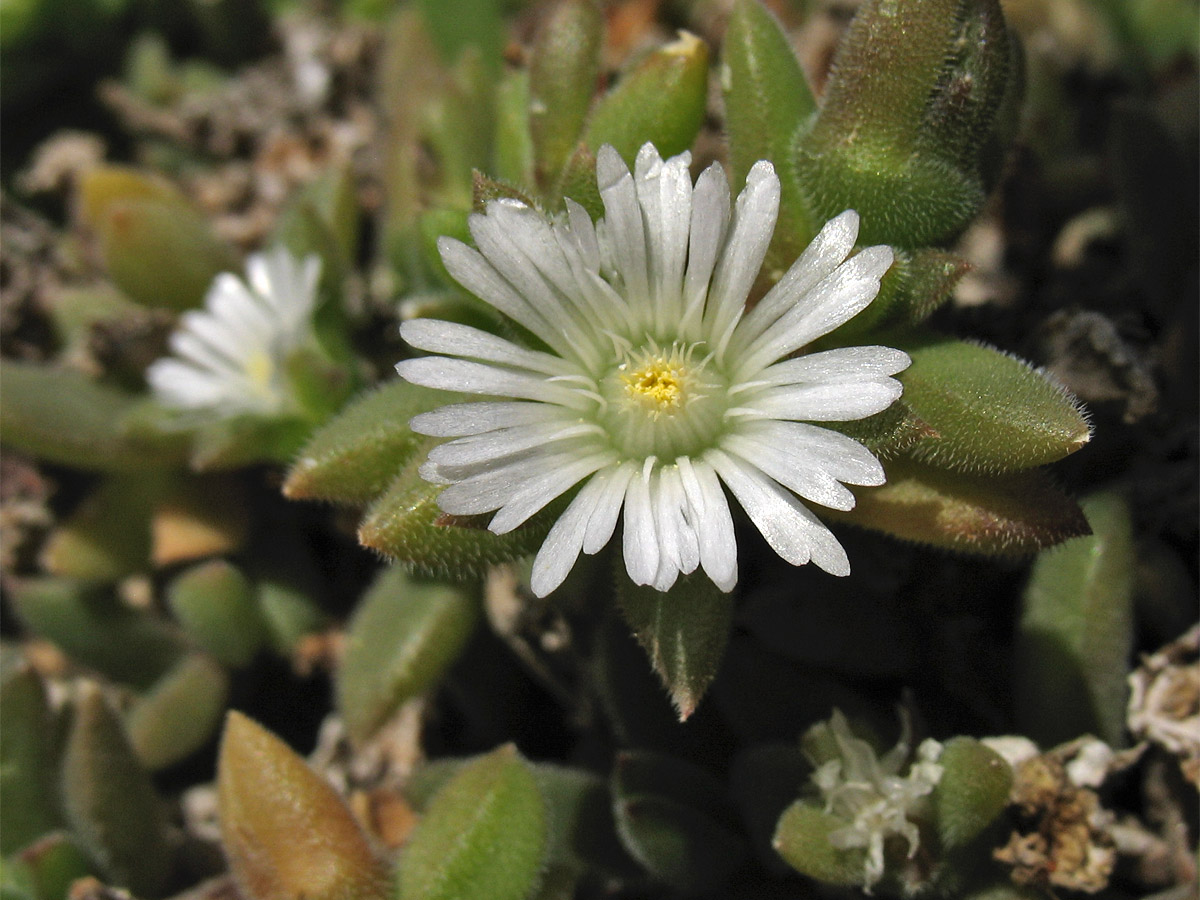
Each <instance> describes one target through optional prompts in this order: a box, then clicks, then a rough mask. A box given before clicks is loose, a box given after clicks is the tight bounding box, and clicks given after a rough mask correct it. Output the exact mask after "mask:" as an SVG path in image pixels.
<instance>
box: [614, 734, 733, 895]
mask: <svg viewBox="0 0 1200 900" xmlns="http://www.w3.org/2000/svg"><path fill="white" fill-rule="evenodd" d="M612 793H613V810H614V818H615V819H616V823H617V834H618V835H619V836H620V838H621V843H622V844H623V845H624V846H625V849H626V850H627V851H628V852H629V854H630V856H632V857H633V858H634V859H635V860H637V861H638V863H640V864H641V865H642V866H643V867H644V868H645V869H646V870H647V871H648V872H649V873H650V874H651V875H653V876H654V877H655V878H656V879H658V880H660V881H663V882H665V883H666V884H669V885H671V886H672V887H674V888H676V889H678V890H683V891H697V890H700V889H705V890H713V889H715V888H719V887H720V886H721V885H723V884H725V883H726V882H727V881H728V880H729V878H730V877H731V876H732V875H733V873H734V872H735V871H736V870H737V869H738V867H739V866H741V864H742V863H743V862H744V861H745V858H746V846H745V842H744V841H743V840H742V837H741V835H740V834H739V833H738V830H737V826H736V815H735V814H734V813H733V811H732V808H731V805H730V802H729V800H728V798H727V797H726V796H725V792H724V789H723V788H722V786H721V785H720V784H719V783H717V782H716V781H715V780H714V779H713V777H712V776H711V775H709V774H708V773H707V772H705V771H704V770H703V769H700V768H698V767H696V766H692V765H690V764H688V763H685V762H683V761H682V760H677V759H670V758H668V757H663V756H658V755H656V754H650V753H625V754H622V755H621V756H620V757H619V758H618V759H617V764H616V767H615V769H614V770H613V779H612Z"/></svg>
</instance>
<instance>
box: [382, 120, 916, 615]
mask: <svg viewBox="0 0 1200 900" xmlns="http://www.w3.org/2000/svg"><path fill="white" fill-rule="evenodd" d="M690 161H691V160H690V156H689V154H687V153H684V154H682V155H680V156H675V157H672V158H671V159H669V160H667V161H666V162H663V161H662V159H661V158H660V157H659V155H658V153H657V151H656V150H655V149H654V148H653V147H652V146H651V145H649V144H647V145H646V146H645V147H643V148H642V150H641V152H640V153H639V154H638V157H637V162H636V165H635V169H634V172H633V173H630V171H629V168H628V167H627V166H626V165H625V163H624V162H623V161H622V160H621V158H620V156H619V155H618V154H617V152H616V151H615V150H614V149H613V148H612V147H607V146H606V147H602V148H601V149H600V152H599V153H598V154H597V166H596V175H597V181H598V184H599V188H600V196H601V198H602V200H603V203H604V210H605V216H604V218H603V219H602V220H600V221H599V222H597V223H595V224H593V223H592V221H591V219H590V218H589V216H588V214H587V213H586V212H585V211H584V209H583V208H582V207H581V206H579V205H578V204H577V203H574V202H572V201H571V200H567V201H566V205H567V211H566V215H565V216H564V217H562V218H561V219H560V220H556V221H548V220H547V219H546V218H545V217H544V216H543V215H542V214H541V213H539V212H538V211H537V210H535V209H532V208H530V207H529V206H526V205H525V204H523V203H520V202H517V201H513V200H498V201H494V202H492V203H490V204H489V205H488V208H487V212H486V214H477V215H473V216H472V217H471V219H470V229H471V234H472V236H473V237H474V239H475V244H476V246H477V247H478V249H474V248H471V247H468V246H467V245H465V244H463V243H461V242H459V241H456V240H452V239H450V238H442V239H441V241H440V243H439V249H440V250H441V254H442V259H443V261H444V262H445V264H446V268H447V269H448V270H449V272H450V274H451V275H452V276H453V277H454V278H455V279H456V280H457V281H458V282H459V283H460V284H461V285H463V287H465V288H467V290H469V291H471V292H472V293H473V294H475V295H477V296H478V297H480V298H481V299H483V300H484V301H485V302H487V303H488V304H490V305H491V306H492V307H494V308H495V309H496V310H498V311H499V312H501V313H503V314H504V315H505V316H507V317H508V318H510V319H512V320H513V321H514V322H516V323H517V324H518V325H520V326H521V327H522V328H524V329H525V330H527V331H528V332H530V333H531V334H532V335H533V336H534V337H536V338H537V339H538V340H539V341H540V342H541V343H542V344H544V345H545V346H546V348H548V349H547V350H541V349H527V348H525V347H522V346H519V345H518V344H516V343H513V342H512V341H508V340H505V339H502V338H500V337H497V336H495V335H493V334H489V333H487V332H484V331H480V330H477V329H474V328H470V327H468V326H466V325H459V324H454V323H450V322H442V321H435V320H428V319H416V320H413V321H410V322H406V323H405V324H404V325H403V326H402V329H401V334H402V335H403V336H404V338H405V340H407V341H408V342H409V344H411V345H412V346H413V347H416V348H418V349H421V350H425V351H428V352H430V353H434V354H440V355H437V356H427V357H422V358H417V359H410V360H405V361H404V362H401V363H400V364H399V365H398V366H397V370H398V371H399V372H400V374H401V375H402V376H403V377H404V378H406V379H407V380H408V381H410V382H412V383H414V384H419V385H424V386H426V387H431V388H442V389H448V390H456V391H465V392H468V393H475V394H484V395H490V396H492V397H498V398H503V399H489V400H483V401H481V402H477V403H464V404H456V405H452V406H447V407H443V408H441V409H437V410H435V411H433V412H429V413H424V414H422V415H419V416H417V417H415V418H414V419H413V420H412V428H413V430H414V431H416V432H418V433H421V434H426V435H433V436H437V437H444V438H453V440H450V441H448V442H446V443H443V444H441V445H439V446H437V447H435V448H434V449H433V450H432V451H431V452H430V454H429V459H428V461H427V462H426V464H425V465H424V466H423V467H422V469H421V473H422V475H423V477H425V478H426V479H427V480H429V481H432V482H435V483H441V484H445V485H446V487H445V489H444V490H442V492H441V493H440V494H439V496H438V505H439V506H440V507H441V508H442V509H443V510H444V511H445V512H447V513H451V514H455V515H473V514H479V513H488V512H493V511H495V516H493V517H492V519H491V523H490V525H489V528H490V530H491V531H493V532H495V533H496V534H503V533H505V532H508V531H511V530H512V529H514V528H516V527H517V526H519V525H521V524H522V523H523V522H525V521H526V520H528V519H529V518H530V516H532V515H534V514H535V513H536V512H538V511H539V510H541V509H542V508H543V507H544V506H546V504H548V503H549V502H551V501H552V500H553V499H555V498H556V497H558V496H560V495H562V494H564V493H565V492H567V491H569V490H571V489H572V488H573V487H575V486H576V485H579V484H580V483H581V482H582V487H581V488H580V490H579V492H578V493H577V494H576V495H575V497H574V499H573V500H572V501H571V503H570V505H569V506H567V508H566V510H565V511H564V512H563V513H562V515H561V516H560V517H559V518H558V520H557V521H556V522H555V524H554V526H553V527H552V528H551V530H550V533H549V535H548V536H547V538H546V540H545V542H544V543H543V545H542V547H541V550H540V551H539V553H538V554H537V557H536V559H535V560H534V564H533V577H532V582H531V585H532V589H533V592H534V593H535V594H537V595H538V596H545V595H546V594H548V593H549V592H550V591H552V590H554V588H556V587H557V586H558V585H559V584H561V583H562V581H563V579H564V578H566V576H567V573H568V572H569V571H570V570H571V568H572V567H573V566H574V564H575V562H576V560H577V559H578V558H579V554H580V552H583V553H596V552H597V551H599V550H600V549H601V548H602V547H604V546H605V545H606V544H607V543H608V541H609V539H610V538H611V537H612V535H613V532H614V530H615V528H616V523H617V519H618V518H619V517H620V515H621V512H622V509H623V510H624V537H623V547H624V556H625V566H626V568H627V569H628V571H629V577H630V578H631V579H632V580H633V581H634V582H635V583H636V584H639V585H653V586H654V587H655V588H657V589H658V590H660V591H665V590H667V589H669V588H670V587H671V585H672V584H674V582H675V581H676V579H677V578H678V576H679V575H680V574H681V573H682V574H687V573H691V572H693V571H695V570H696V569H697V568H698V567H701V568H703V570H704V572H705V573H706V574H707V575H708V577H709V578H710V579H712V581H713V582H714V583H715V584H716V585H717V586H718V587H720V588H721V589H722V590H726V591H728V590H731V589H732V588H733V586H734V584H735V583H736V581H737V543H736V541H735V538H734V529H733V519H732V516H731V515H730V508H729V504H728V502H727V500H726V495H725V489H726V488H727V489H728V490H729V492H730V493H731V494H732V495H733V497H734V498H735V499H736V500H737V502H738V503H740V504H741V506H742V508H743V509H745V511H746V513H747V514H748V515H749V517H750V520H751V521H752V522H753V523H754V524H755V525H756V526H757V527H758V530H759V531H761V532H762V534H763V536H764V537H765V538H766V540H767V542H768V543H769V544H770V545H771V547H772V548H774V550H775V551H776V552H777V553H778V554H779V555H780V556H781V557H783V558H784V559H786V560H787V561H788V562H790V563H792V564H794V565H802V564H804V563H807V562H809V561H810V560H811V561H812V562H814V563H816V564H817V565H818V566H820V567H821V568H822V569H824V570H825V571H827V572H831V573H833V574H835V575H846V574H849V571H850V565H849V562H848V560H847V558H846V554H845V551H844V550H843V549H842V547H841V545H840V544H839V543H838V541H837V539H836V538H835V537H834V536H833V534H832V533H831V532H830V531H829V529H828V528H826V527H825V526H824V525H823V524H822V523H821V522H820V520H818V519H817V517H816V516H815V515H813V514H812V513H811V512H810V511H809V510H808V509H807V508H806V507H805V506H804V505H803V504H802V503H801V502H800V500H799V499H798V497H797V495H799V497H802V498H804V499H806V500H809V501H812V502H814V503H818V504H821V505H824V506H828V507H831V508H834V509H841V510H848V509H851V508H852V507H853V506H854V496H853V495H852V494H851V493H850V491H849V490H848V489H847V488H846V487H844V485H843V484H842V483H845V484H857V485H877V484H882V483H883V481H884V473H883V468H882V466H880V464H879V462H878V460H876V459H875V457H874V456H872V455H871V453H870V452H869V451H868V450H867V449H866V448H864V447H863V446H862V445H861V444H859V443H857V442H856V441H853V440H851V439H850V438H848V437H845V436H844V435H841V434H838V433H837V432H835V431H832V430H829V429H826V428H821V427H820V426H818V425H813V424H810V423H812V422H826V421H846V420H851V419H861V418H863V417H865V416H869V415H872V414H874V413H877V412H880V411H881V410H883V409H886V408H887V407H888V406H889V405H890V404H891V403H892V402H893V401H895V400H896V398H897V397H899V396H900V392H901V386H900V383H899V382H898V381H896V380H895V379H894V378H891V377H890V376H891V375H894V374H896V373H897V372H899V371H901V370H903V369H904V368H905V367H907V366H908V364H909V358H908V357H907V356H906V355H905V354H904V353H902V352H900V351H898V350H892V349H889V348H886V347H848V348H843V349H837V350H827V351H824V352H821V353H812V354H809V355H807V356H800V357H795V358H792V357H793V355H794V354H795V353H796V351H798V350H800V349H802V348H803V347H805V346H806V345H807V344H809V343H810V342H811V341H813V340H814V339H816V338H818V337H820V336H821V335H824V334H827V333H828V332H830V331H832V330H833V329H834V328H836V327H837V326H839V325H841V324H842V323H843V322H845V321H847V320H848V319H850V318H851V317H852V316H854V315H855V314H856V313H858V312H859V311H860V310H862V309H863V308H864V307H865V306H866V305H867V304H868V303H870V302H871V300H872V299H874V297H875V295H876V293H877V292H878V290H879V279H880V278H881V276H882V275H883V273H884V272H885V271H886V270H887V268H888V266H890V265H891V263H892V251H891V249H890V248H889V247H883V246H879V247H870V248H867V249H865V250H863V251H861V252H860V253H858V254H856V255H855V256H853V257H849V258H847V257H848V256H849V254H850V251H851V250H852V248H853V247H854V243H855V239H856V237H857V234H858V216H857V215H856V214H855V213H854V212H852V211H847V212H845V213H842V214H841V215H840V216H838V217H837V218H835V219H833V220H832V221H831V222H829V223H828V224H827V225H826V226H825V228H824V229H822V231H821V233H820V234H819V235H818V236H817V238H816V239H815V240H814V241H813V243H812V245H811V246H810V247H809V248H808V249H807V250H806V251H805V252H804V254H803V255H802V256H801V257H800V258H799V259H798V260H797V261H796V263H795V264H794V265H793V266H792V267H791V268H790V269H789V270H788V272H787V273H786V274H785V275H784V276H783V277H782V278H781V279H780V281H779V282H778V284H776V285H775V287H774V288H773V289H772V290H771V291H770V292H769V293H768V294H767V295H766V296H765V297H763V298H762V300H761V301H760V302H759V303H758V304H757V305H756V306H755V307H754V308H753V309H751V310H747V309H746V299H747V296H748V294H749V292H750V289H751V287H752V285H753V284H754V282H755V279H756V278H757V277H758V273H759V269H760V267H761V265H762V261H763V257H764V255H765V254H766V251H767V246H768V245H769V243H770V241H771V235H772V232H773V230H774V227H775V219H776V215H777V213H778V208H779V179H778V178H777V177H776V175H775V171H774V169H773V168H772V166H771V164H770V163H769V162H765V161H764V162H759V163H757V164H756V165H755V166H754V167H753V169H752V170H751V171H750V174H749V176H748V177H747V179H746V187H745V189H744V190H743V191H742V193H741V194H740V195H739V196H738V199H737V203H736V205H735V207H734V208H733V210H732V212H731V210H730V203H729V185H728V182H727V181H726V178H725V173H724V171H723V170H722V168H721V167H720V166H719V165H715V164H714V165H713V166H710V167H709V168H708V169H707V170H705V172H704V173H703V174H702V175H701V176H700V178H699V179H698V180H697V182H696V184H695V186H694V187H693V185H692V180H691V176H690V174H689V171H688V166H689V163H690ZM722 485H724V487H722Z"/></svg>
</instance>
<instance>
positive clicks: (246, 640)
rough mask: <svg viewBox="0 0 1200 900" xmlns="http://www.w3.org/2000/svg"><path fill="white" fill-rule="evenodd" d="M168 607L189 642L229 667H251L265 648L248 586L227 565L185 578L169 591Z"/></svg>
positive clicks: (195, 570) (201, 568) (196, 569)
mask: <svg viewBox="0 0 1200 900" xmlns="http://www.w3.org/2000/svg"><path fill="white" fill-rule="evenodd" d="M166 601H167V606H168V608H169V609H170V610H171V613H172V615H174V616H175V619H176V621H178V622H179V624H180V625H181V626H182V627H183V629H184V631H186V632H187V634H188V636H189V637H190V638H191V639H192V640H194V641H195V642H196V643H197V644H199V645H200V646H201V647H202V648H203V649H204V650H206V651H208V652H209V653H211V654H212V655H213V656H214V657H215V658H216V659H218V660H220V662H222V663H224V664H225V665H227V666H232V667H234V668H240V667H242V666H245V665H248V664H249V663H250V661H251V660H252V659H253V658H254V655H255V654H256V653H257V652H258V650H259V648H260V647H261V646H262V644H263V640H264V638H265V625H264V623H263V620H262V615H261V614H260V612H259V610H258V607H257V606H256V605H255V603H254V591H253V589H252V588H251V586H250V582H249V581H247V579H246V576H245V575H243V574H242V573H241V572H240V571H239V570H238V569H237V568H235V567H234V566H233V565H231V564H230V563H228V562H226V561H225V560H223V559H214V560H210V561H209V562H204V563H200V564H199V565H197V566H193V567H192V568H190V569H188V570H187V571H185V572H183V573H181V574H180V575H179V576H178V577H176V578H175V579H174V580H173V581H172V582H171V583H170V584H169V585H168V586H167V591H166Z"/></svg>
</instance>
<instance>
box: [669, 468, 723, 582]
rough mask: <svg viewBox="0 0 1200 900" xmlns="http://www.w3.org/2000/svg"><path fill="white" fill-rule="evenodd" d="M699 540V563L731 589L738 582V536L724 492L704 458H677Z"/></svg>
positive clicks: (713, 580) (715, 474) (707, 572)
mask: <svg viewBox="0 0 1200 900" xmlns="http://www.w3.org/2000/svg"><path fill="white" fill-rule="evenodd" d="M677 465H678V466H679V474H680V479H681V481H682V483H683V489H684V492H685V493H686V494H687V498H688V505H689V506H690V508H691V515H692V520H693V521H694V522H695V523H696V533H697V536H698V538H699V542H700V564H701V565H702V566H703V567H704V572H705V574H706V575H708V577H709V578H710V579H712V582H713V584H715V585H716V586H717V587H719V588H720V589H721V590H723V591H731V590H733V587H734V585H735V584H737V539H736V537H735V536H734V533H733V517H732V516H731V515H730V513H729V503H728V502H727V501H726V500H725V492H724V491H723V490H721V483H720V481H718V480H717V473H716V472H714V471H713V469H712V466H710V465H709V464H708V463H706V462H705V461H704V460H702V459H698V460H696V461H695V462H693V461H692V460H690V459H689V458H688V457H686V456H684V457H680V458H679V460H677Z"/></svg>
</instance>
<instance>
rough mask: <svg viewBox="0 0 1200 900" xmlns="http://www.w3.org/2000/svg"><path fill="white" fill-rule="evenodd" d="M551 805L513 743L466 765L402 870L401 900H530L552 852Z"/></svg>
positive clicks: (441, 795)
mask: <svg viewBox="0 0 1200 900" xmlns="http://www.w3.org/2000/svg"><path fill="white" fill-rule="evenodd" d="M547 840H548V836H547V813H546V804H545V802H544V801H543V799H542V796H541V794H540V792H539V791H538V786H537V782H536V780H535V779H534V775H533V772H532V771H531V767H530V766H529V764H528V763H526V762H525V760H524V759H522V758H521V756H520V754H518V753H517V750H516V748H515V747H514V746H513V745H512V744H506V745H505V746H503V747H500V748H498V749H496V750H494V751H492V752H491V753H489V754H487V755H486V756H483V757H480V758H479V759H476V760H473V761H472V762H470V763H468V764H467V765H465V766H463V767H462V768H461V769H460V770H459V771H458V772H457V773H456V774H455V775H454V776H453V777H452V778H451V779H450V781H449V782H448V783H447V784H446V785H445V786H444V787H443V788H442V789H441V790H440V791H438V793H437V796H436V797H434V799H433V802H432V803H431V804H430V806H429V809H428V811H427V812H426V814H425V817H424V818H423V819H422V820H421V824H420V825H419V826H418V827H417V830H416V831H415V832H414V833H413V835H412V838H411V840H410V841H409V843H408V846H407V847H406V849H405V852H404V856H403V858H402V859H401V861H400V869H399V891H398V894H397V896H398V897H399V900H525V898H527V897H530V896H531V895H532V894H533V893H534V891H535V890H537V887H538V883H539V881H540V880H541V876H542V866H543V861H544V859H545V855H546V848H547Z"/></svg>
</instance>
